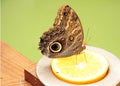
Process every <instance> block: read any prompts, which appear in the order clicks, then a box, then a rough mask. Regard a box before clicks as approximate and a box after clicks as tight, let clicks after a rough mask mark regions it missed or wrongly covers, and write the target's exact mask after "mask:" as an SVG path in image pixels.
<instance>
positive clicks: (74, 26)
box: [40, 5, 84, 57]
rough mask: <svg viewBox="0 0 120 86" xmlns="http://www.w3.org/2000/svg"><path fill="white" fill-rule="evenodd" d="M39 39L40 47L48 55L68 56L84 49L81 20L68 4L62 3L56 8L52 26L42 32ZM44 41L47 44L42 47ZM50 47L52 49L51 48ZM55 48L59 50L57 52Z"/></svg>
mask: <svg viewBox="0 0 120 86" xmlns="http://www.w3.org/2000/svg"><path fill="white" fill-rule="evenodd" d="M43 37H44V38H43ZM48 38H49V39H48ZM41 39H42V43H41V42H40V49H41V51H42V53H43V54H44V55H47V56H48V57H65V56H70V55H73V54H78V53H80V52H81V51H82V50H83V49H84V47H83V46H82V43H83V39H84V34H83V29H82V25H81V22H80V20H79V17H78V16H77V14H76V13H75V11H74V10H73V9H72V8H71V7H70V6H68V5H63V6H62V7H61V8H60V9H59V10H58V13H57V17H56V18H55V22H54V23H53V27H52V28H51V29H49V30H48V31H47V32H45V33H43V35H42V37H41ZM46 39H47V41H46ZM43 41H44V42H43ZM46 42H47V46H46V47H44V46H45V45H44V43H46ZM55 43H56V44H55ZM53 44H55V45H53ZM52 48H53V50H51V49H52ZM58 48H60V49H61V50H60V49H58ZM57 49H58V50H59V52H57ZM54 50H56V51H54Z"/></svg>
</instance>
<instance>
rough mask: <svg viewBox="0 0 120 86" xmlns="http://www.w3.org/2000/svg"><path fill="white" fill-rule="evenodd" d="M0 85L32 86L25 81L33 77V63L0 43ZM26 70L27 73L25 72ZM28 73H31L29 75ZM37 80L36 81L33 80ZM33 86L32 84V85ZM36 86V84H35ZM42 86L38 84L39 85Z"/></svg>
mask: <svg viewBox="0 0 120 86" xmlns="http://www.w3.org/2000/svg"><path fill="white" fill-rule="evenodd" d="M0 48H1V49H0V64H1V65H0V83H1V86H32V85H31V84H30V83H28V82H27V81H25V79H26V80H28V81H30V80H29V78H26V77H25V78H24V76H25V75H24V73H25V74H27V75H26V76H32V77H33V75H34V76H35V77H37V76H36V74H35V65H36V64H35V63H33V62H31V61H30V60H28V59H27V58H26V57H24V56H23V55H22V54H20V53H18V52H17V51H16V50H14V49H13V48H11V47H10V46H8V45H7V44H5V43H3V42H2V41H0ZM27 69H28V71H27ZM29 72H32V73H31V75H30V73H29ZM35 80H37V79H35ZM33 84H34V83H33ZM35 84H36V83H35ZM36 86H43V85H42V84H41V83H40V82H39V85H36Z"/></svg>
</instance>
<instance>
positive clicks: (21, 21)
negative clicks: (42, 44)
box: [1, 0, 120, 62]
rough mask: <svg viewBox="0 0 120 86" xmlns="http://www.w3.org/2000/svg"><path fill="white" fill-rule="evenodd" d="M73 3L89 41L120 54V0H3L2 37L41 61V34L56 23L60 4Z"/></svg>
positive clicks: (22, 52)
mask: <svg viewBox="0 0 120 86" xmlns="http://www.w3.org/2000/svg"><path fill="white" fill-rule="evenodd" d="M63 4H68V5H70V6H71V7H72V8H73V9H74V10H75V11H76V13H77V14H78V16H79V18H80V20H81V22H82V26H83V29H84V34H85V41H86V35H87V30H88V28H89V32H88V33H89V34H88V38H91V39H90V41H88V40H87V41H86V42H87V43H88V44H89V45H91V46H96V47H100V48H103V49H106V50H108V51H110V52H111V53H113V54H115V55H116V56H117V57H120V0H66V1H65V0H1V15H2V16H1V22H2V24H1V25H2V26H1V27H2V35H1V36H2V38H1V40H2V41H4V42H5V43H7V44H8V45H10V46H11V47H13V48H15V49H16V50H17V51H18V52H20V53H21V54H23V55H24V56H26V57H27V58H28V59H30V60H32V61H34V62H37V61H39V59H40V58H41V57H42V54H41V53H40V51H39V50H38V43H39V37H40V36H41V35H42V33H43V32H44V31H46V30H48V29H49V27H52V24H53V22H54V19H55V17H56V14H57V10H58V8H59V7H60V6H61V5H63Z"/></svg>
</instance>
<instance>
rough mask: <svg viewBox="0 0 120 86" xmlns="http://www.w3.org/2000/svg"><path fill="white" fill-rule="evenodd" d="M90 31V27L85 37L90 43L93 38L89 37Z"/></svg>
mask: <svg viewBox="0 0 120 86" xmlns="http://www.w3.org/2000/svg"><path fill="white" fill-rule="evenodd" d="M89 31H90V28H88V29H87V34H86V39H85V42H87V43H88V41H90V40H91V37H89Z"/></svg>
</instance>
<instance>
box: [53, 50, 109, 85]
mask: <svg viewBox="0 0 120 86" xmlns="http://www.w3.org/2000/svg"><path fill="white" fill-rule="evenodd" d="M108 68H109V63H108V61H107V59H106V58H105V57H104V56H103V55H101V54H99V53H96V52H94V51H91V50H84V51H82V52H81V53H80V54H78V55H72V56H69V57H65V58H64V57H63V58H55V59H53V60H52V62H51V69H52V72H53V73H54V75H55V76H56V77H58V78H59V79H61V80H63V81H66V82H70V83H75V84H85V83H92V82H96V81H99V80H101V79H102V78H104V77H105V75H106V74H107V71H108Z"/></svg>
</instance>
